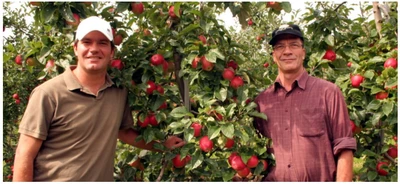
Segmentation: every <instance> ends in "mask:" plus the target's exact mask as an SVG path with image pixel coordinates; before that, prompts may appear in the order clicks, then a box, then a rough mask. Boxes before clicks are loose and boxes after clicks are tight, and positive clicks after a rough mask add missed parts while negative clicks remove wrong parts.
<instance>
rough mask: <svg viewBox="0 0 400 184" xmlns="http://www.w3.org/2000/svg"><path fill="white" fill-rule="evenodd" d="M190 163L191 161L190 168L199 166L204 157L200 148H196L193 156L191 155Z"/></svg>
mask: <svg viewBox="0 0 400 184" xmlns="http://www.w3.org/2000/svg"><path fill="white" fill-rule="evenodd" d="M192 160H193V161H191V163H193V166H192V169H196V168H197V167H199V166H200V165H201V164H202V163H203V161H204V157H203V154H201V152H200V150H197V151H196V152H195V154H194V157H192Z"/></svg>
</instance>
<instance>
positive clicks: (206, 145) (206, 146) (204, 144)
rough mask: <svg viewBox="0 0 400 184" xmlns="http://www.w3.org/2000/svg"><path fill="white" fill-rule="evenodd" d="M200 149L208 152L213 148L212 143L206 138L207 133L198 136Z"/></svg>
mask: <svg viewBox="0 0 400 184" xmlns="http://www.w3.org/2000/svg"><path fill="white" fill-rule="evenodd" d="M199 145H200V149H201V150H203V151H204V152H210V151H211V150H212V149H213V146H214V143H213V142H212V141H211V140H210V139H209V138H208V136H207V135H205V136H203V137H202V138H200V142H199Z"/></svg>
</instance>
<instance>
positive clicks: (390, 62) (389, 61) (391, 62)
mask: <svg viewBox="0 0 400 184" xmlns="http://www.w3.org/2000/svg"><path fill="white" fill-rule="evenodd" d="M383 67H384V68H389V67H392V68H394V69H396V68H397V60H396V58H389V59H387V60H386V61H385V63H384V64H383Z"/></svg>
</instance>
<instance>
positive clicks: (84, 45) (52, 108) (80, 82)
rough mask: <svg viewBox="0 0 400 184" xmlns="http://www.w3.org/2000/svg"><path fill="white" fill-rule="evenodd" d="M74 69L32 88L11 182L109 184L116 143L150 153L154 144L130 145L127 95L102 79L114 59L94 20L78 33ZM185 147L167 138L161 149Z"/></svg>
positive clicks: (106, 31) (108, 34)
mask: <svg viewBox="0 0 400 184" xmlns="http://www.w3.org/2000/svg"><path fill="white" fill-rule="evenodd" d="M73 47H74V52H75V55H76V57H77V59H78V62H77V65H76V66H71V67H69V68H66V70H65V72H64V73H63V74H61V75H59V76H57V77H55V78H53V79H51V80H49V81H47V82H45V83H43V84H41V85H40V86H38V87H36V88H35V89H34V90H33V91H32V93H31V96H30V99H29V103H28V106H27V108H26V111H25V114H24V116H23V118H22V121H21V124H20V127H19V133H20V138H19V142H18V147H17V151H16V155H15V162H14V176H13V181H114V179H113V171H114V156H115V149H116V143H117V138H119V139H120V140H121V141H123V142H125V143H128V144H131V145H133V146H136V147H139V148H143V149H148V150H153V151H159V150H155V149H154V148H153V145H154V143H155V142H151V143H148V144H145V142H144V141H138V142H137V141H135V140H136V137H137V136H138V135H139V133H138V132H137V131H135V130H133V129H132V128H131V126H132V125H133V118H132V114H131V110H130V108H129V105H128V102H127V94H128V92H127V90H126V89H125V88H118V87H116V86H115V84H114V83H113V82H112V81H111V79H110V77H109V75H108V74H107V67H108V65H109V64H110V62H111V59H112V58H113V55H114V44H113V35H112V31H111V26H110V24H109V23H108V22H106V21H105V20H103V19H101V18H98V17H89V18H87V19H85V20H83V21H82V22H81V23H80V25H79V26H78V28H77V32H76V41H75V43H74V46H73ZM184 144H185V142H184V141H183V140H182V139H180V138H178V137H176V136H170V137H169V138H168V139H167V140H166V141H165V142H164V146H165V147H166V148H168V149H174V148H177V147H181V146H183V145H184Z"/></svg>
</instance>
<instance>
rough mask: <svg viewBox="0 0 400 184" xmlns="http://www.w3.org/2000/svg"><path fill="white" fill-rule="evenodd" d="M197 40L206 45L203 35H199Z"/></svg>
mask: <svg viewBox="0 0 400 184" xmlns="http://www.w3.org/2000/svg"><path fill="white" fill-rule="evenodd" d="M199 40H200V41H201V42H202V43H203V44H204V45H205V44H207V38H206V37H205V36H204V35H199Z"/></svg>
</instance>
